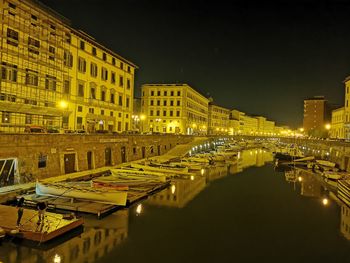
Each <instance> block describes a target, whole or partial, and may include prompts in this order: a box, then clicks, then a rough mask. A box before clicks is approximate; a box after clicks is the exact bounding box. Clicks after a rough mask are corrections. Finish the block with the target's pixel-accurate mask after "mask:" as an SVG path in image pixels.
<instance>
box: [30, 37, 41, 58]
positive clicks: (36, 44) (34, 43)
mask: <svg viewBox="0 0 350 263" xmlns="http://www.w3.org/2000/svg"><path fill="white" fill-rule="evenodd" d="M39 48H40V41H39V40H36V39H34V38H31V37H28V51H29V52H31V53H34V54H36V55H38V54H39V50H38V49H39Z"/></svg>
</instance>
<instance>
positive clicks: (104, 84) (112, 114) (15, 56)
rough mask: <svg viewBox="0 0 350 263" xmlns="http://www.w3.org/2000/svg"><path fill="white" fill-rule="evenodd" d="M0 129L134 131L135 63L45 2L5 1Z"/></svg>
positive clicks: (0, 3) (1, 8) (1, 4)
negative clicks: (43, 128) (34, 128)
mask: <svg viewBox="0 0 350 263" xmlns="http://www.w3.org/2000/svg"><path fill="white" fill-rule="evenodd" d="M0 12H1V24H2V26H1V28H0V32H1V36H2V38H1V43H0V45H1V47H0V50H1V54H0V55H1V56H0V60H1V61H0V63H1V72H0V78H1V82H0V114H1V116H0V121H1V122H0V124H1V125H0V131H6V132H23V131H24V127H25V126H28V125H40V126H44V127H47V128H49V127H56V128H63V129H69V130H80V129H85V130H87V131H89V132H93V131H95V130H109V131H123V130H128V129H129V128H130V122H131V115H132V102H133V91H134V71H135V68H136V66H135V65H134V64H133V63H131V62H129V61H128V60H126V59H124V58H123V57H121V56H119V55H118V54H116V53H114V52H113V51H111V50H110V49H108V48H106V47H104V46H102V45H101V44H99V43H98V42H97V41H96V40H95V39H94V38H93V37H91V36H89V35H87V34H86V33H84V32H82V31H80V30H76V29H74V28H72V27H71V26H70V21H69V20H67V19H66V18H64V17H62V16H61V15H59V14H57V13H56V12H55V11H53V10H51V9H50V8H47V7H45V6H44V5H43V4H41V3H40V2H38V1H30V0H24V1H18V0H0Z"/></svg>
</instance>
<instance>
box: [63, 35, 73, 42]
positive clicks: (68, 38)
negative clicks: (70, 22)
mask: <svg viewBox="0 0 350 263" xmlns="http://www.w3.org/2000/svg"><path fill="white" fill-rule="evenodd" d="M65 36H66V42H67V43H69V44H70V43H71V42H72V37H71V35H70V34H68V33H66V34H65Z"/></svg>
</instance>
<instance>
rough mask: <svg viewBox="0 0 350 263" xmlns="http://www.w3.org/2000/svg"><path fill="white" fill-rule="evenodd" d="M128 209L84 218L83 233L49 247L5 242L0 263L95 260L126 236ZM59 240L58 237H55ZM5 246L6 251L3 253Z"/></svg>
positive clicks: (59, 262) (0, 255) (58, 262)
mask: <svg viewBox="0 0 350 263" xmlns="http://www.w3.org/2000/svg"><path fill="white" fill-rule="evenodd" d="M128 218H129V211H128V210H127V209H125V210H121V211H118V212H116V213H114V214H111V215H109V216H108V217H106V218H104V219H102V220H97V219H95V218H85V219H84V222H85V224H84V225H85V227H84V232H83V233H81V234H80V235H79V236H76V237H73V238H72V239H70V240H69V241H68V242H65V243H62V244H59V245H57V246H54V247H53V248H48V247H47V246H46V245H41V246H37V245H34V247H28V246H23V245H21V246H17V245H15V244H14V243H12V242H9V243H4V244H3V248H2V249H1V251H2V253H1V254H0V261H1V262H21V263H34V262H35V263H37V262H40V263H41V262H56V263H63V262H77V263H78V262H84V263H85V262H86V263H88V262H95V261H96V260H97V259H99V258H101V257H103V256H105V255H106V254H108V253H109V252H110V251H111V250H113V249H115V248H116V247H117V246H118V245H119V244H121V243H122V242H123V240H125V239H126V238H127V236H128ZM57 241H59V240H57ZM4 247H5V248H6V253H4Z"/></svg>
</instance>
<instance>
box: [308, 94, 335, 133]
mask: <svg viewBox="0 0 350 263" xmlns="http://www.w3.org/2000/svg"><path fill="white" fill-rule="evenodd" d="M330 120H331V109H330V106H329V104H327V101H326V99H325V97H324V96H315V97H313V98H308V99H305V100H304V120H303V128H304V131H305V132H306V133H308V134H312V135H314V136H317V137H323V136H324V134H325V133H326V132H327V131H326V129H325V124H326V123H330Z"/></svg>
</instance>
